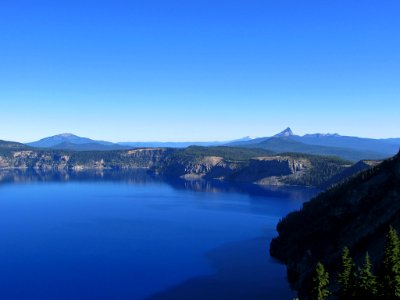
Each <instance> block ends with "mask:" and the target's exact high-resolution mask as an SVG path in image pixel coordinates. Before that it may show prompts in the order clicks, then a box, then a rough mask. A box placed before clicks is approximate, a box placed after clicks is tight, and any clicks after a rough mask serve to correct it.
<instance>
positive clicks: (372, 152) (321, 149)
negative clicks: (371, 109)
mask: <svg viewBox="0 0 400 300" xmlns="http://www.w3.org/2000/svg"><path fill="white" fill-rule="evenodd" d="M228 146H235V147H251V148H262V149H267V150H271V151H274V152H298V153H308V154H318V155H334V156H339V157H341V158H345V159H348V160H352V161H356V160H361V159H382V158H387V157H390V156H393V155H395V154H396V153H397V152H398V150H399V148H400V139H398V138H394V139H370V138H359V137H352V136H341V135H339V134H337V133H335V134H321V133H316V134H306V135H303V136H299V135H295V134H294V133H293V131H292V130H291V129H290V128H286V129H285V130H284V131H282V132H280V133H278V134H276V135H274V136H272V137H263V138H256V139H252V140H249V141H240V142H232V143H229V144H228Z"/></svg>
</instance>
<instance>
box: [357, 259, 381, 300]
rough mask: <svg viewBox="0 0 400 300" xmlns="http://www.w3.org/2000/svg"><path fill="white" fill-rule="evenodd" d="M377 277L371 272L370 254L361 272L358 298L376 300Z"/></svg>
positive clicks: (358, 282)
mask: <svg viewBox="0 0 400 300" xmlns="http://www.w3.org/2000/svg"><path fill="white" fill-rule="evenodd" d="M377 292H378V289H377V282H376V277H375V276H374V275H373V274H372V271H371V261H370V259H369V255H368V252H367V253H366V254H365V262H364V266H363V268H362V269H360V270H359V275H358V280H357V298H358V299H374V298H375V297H376V295H377Z"/></svg>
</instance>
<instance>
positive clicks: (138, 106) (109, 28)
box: [0, 0, 400, 142]
mask: <svg viewBox="0 0 400 300" xmlns="http://www.w3.org/2000/svg"><path fill="white" fill-rule="evenodd" d="M399 16H400V1H398V0H393V1H385V0H379V1H368V0H362V1H360V0H357V1H352V0H343V1H341V0H330V1H328V0H318V1H307V0H304V1H299V0H293V1H285V0H282V1H276V0H274V1H268V0H263V1H252V0H246V1H244V0H242V1H234V0H230V1H217V0H214V1H188V0H186V1H173V0H171V1H151V0H146V1H134V0H132V1H128V0H127V1H119V0H109V1H101V0H93V1H92V0H57V1H54V0H48V1H41V0H35V1H34V0H31V1H19V0H3V1H1V2H0V104H1V106H0V118H1V126H0V139H7V140H17V141H24V142H25V141H32V140H35V139H38V138H41V137H44V136H48V135H53V134H57V133H61V132H73V133H75V134H78V135H81V136H88V137H91V138H96V139H105V140H111V141H138V140H143V141H149V140H161V141H168V140H170V141H172V140H174V141H184V140H191V141H193V140H228V139H233V138H239V137H242V136H246V135H251V136H268V135H270V134H274V133H276V132H277V131H280V130H282V129H284V128H285V127H287V126H291V127H292V129H293V130H294V131H295V132H296V133H299V134H303V133H312V132H331V133H332V132H338V133H341V134H346V135H358V136H367V137H399V136H400V120H399V119H400V17H399Z"/></svg>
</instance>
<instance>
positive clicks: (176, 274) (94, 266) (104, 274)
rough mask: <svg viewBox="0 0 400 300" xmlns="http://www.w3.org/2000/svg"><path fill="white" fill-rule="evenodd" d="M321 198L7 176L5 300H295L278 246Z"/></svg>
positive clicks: (2, 204)
mask: <svg viewBox="0 0 400 300" xmlns="http://www.w3.org/2000/svg"><path fill="white" fill-rule="evenodd" d="M315 193H316V191H315V190H310V189H299V188H292V189H276V188H270V189H268V188H260V187H257V186H252V185H229V184H226V183H221V182H204V181H197V182H185V181H171V180H170V181H162V180H158V179H154V178H151V177H149V176H147V175H146V173H145V172H142V171H137V172H109V173H78V174H66V173H64V174H59V173H53V174H50V173H42V174H36V173H31V172H28V173H23V172H22V173H21V172H17V173H15V172H14V173H10V172H8V173H0V299H291V298H292V296H293V294H292V293H291V292H290V290H289V287H288V284H287V282H286V273H285V267H284V266H283V265H281V264H278V263H277V262H275V261H274V260H273V259H271V258H270V257H269V254H268V244H269V241H270V239H271V238H272V237H273V236H275V235H276V232H275V226H276V223H277V222H278V221H279V219H280V218H282V217H283V216H284V215H285V214H286V213H288V212H289V211H292V210H294V209H296V208H298V207H299V206H300V205H301V203H302V202H303V201H305V200H307V199H309V198H310V197H311V196H312V195H314V194H315Z"/></svg>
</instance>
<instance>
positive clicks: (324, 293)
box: [310, 262, 330, 300]
mask: <svg viewBox="0 0 400 300" xmlns="http://www.w3.org/2000/svg"><path fill="white" fill-rule="evenodd" d="M312 281H313V289H312V290H311V297H310V299H311V300H325V299H326V298H328V296H329V295H330V292H329V290H328V286H329V274H328V272H326V271H325V268H324V265H323V264H321V263H320V262H318V263H317V265H316V267H315V274H314V277H313V279H312Z"/></svg>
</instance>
